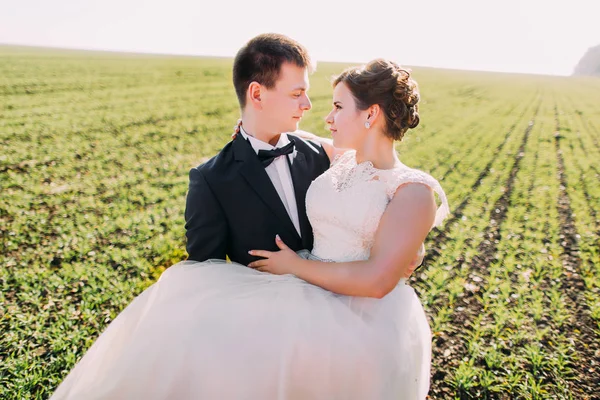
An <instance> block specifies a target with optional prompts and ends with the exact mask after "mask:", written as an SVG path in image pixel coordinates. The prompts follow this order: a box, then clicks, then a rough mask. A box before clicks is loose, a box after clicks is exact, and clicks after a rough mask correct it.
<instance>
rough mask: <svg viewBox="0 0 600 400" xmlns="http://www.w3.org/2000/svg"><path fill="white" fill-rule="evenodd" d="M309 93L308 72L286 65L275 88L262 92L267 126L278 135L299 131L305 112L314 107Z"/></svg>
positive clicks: (292, 65)
mask: <svg viewBox="0 0 600 400" xmlns="http://www.w3.org/2000/svg"><path fill="white" fill-rule="evenodd" d="M307 92H308V70H307V69H306V68H301V67H298V66H296V65H294V64H291V63H284V64H283V65H282V66H281V71H280V74H279V79H278V80H277V82H276V83H275V86H274V87H273V88H271V89H266V88H264V91H261V103H262V113H261V114H262V117H263V118H264V119H263V120H264V122H265V125H266V126H268V127H269V129H270V130H271V131H273V132H277V133H282V132H293V131H295V130H297V129H298V124H299V123H300V120H301V119H302V116H303V115H304V112H305V111H308V110H310V109H311V107H312V104H311V103H310V99H309V98H308V94H307Z"/></svg>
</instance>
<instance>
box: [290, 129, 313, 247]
mask: <svg viewBox="0 0 600 400" xmlns="http://www.w3.org/2000/svg"><path fill="white" fill-rule="evenodd" d="M290 140H294V139H292V138H290ZM295 149H296V156H295V157H294V162H293V163H290V162H289V158H288V165H289V166H290V173H291V175H292V182H293V184H294V195H295V196H296V205H297V207H298V220H299V222H300V233H302V243H308V239H309V237H310V235H311V233H312V232H311V227H310V223H309V221H308V217H307V215H306V191H307V190H308V187H309V186H310V183H311V181H310V174H309V171H308V166H307V164H306V157H305V156H304V153H302V152H301V151H300V150H298V146H296V147H295ZM309 250H310V249H309Z"/></svg>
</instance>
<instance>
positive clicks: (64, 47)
mask: <svg viewBox="0 0 600 400" xmlns="http://www.w3.org/2000/svg"><path fill="white" fill-rule="evenodd" d="M0 46H5V47H27V48H34V49H47V50H68V51H81V52H97V53H117V54H129V55H140V56H143V55H149V56H163V57H189V58H222V59H231V60H233V58H234V57H235V55H231V56H229V55H216V54H186V53H167V52H152V51H132V50H123V49H103V48H83V47H75V46H73V47H71V46H47V45H37V44H25V43H3V42H0ZM593 47H596V46H592V47H590V48H593ZM584 55H585V53H584V54H582V55H581V57H582V58H583V56H584ZM316 61H317V69H318V63H328V64H364V63H366V61H353V60H346V61H339V60H323V59H318V60H316ZM404 65H405V66H407V67H415V68H430V69H440V70H447V71H465V72H484V73H494V74H513V75H536V76H550V77H559V78H560V77H570V76H574V75H573V72H574V70H575V67H576V65H577V64H576V65H574V66H573V71H571V73H570V74H569V75H557V74H549V73H537V72H518V71H499V70H483V69H468V68H452V67H439V66H434V65H413V64H404Z"/></svg>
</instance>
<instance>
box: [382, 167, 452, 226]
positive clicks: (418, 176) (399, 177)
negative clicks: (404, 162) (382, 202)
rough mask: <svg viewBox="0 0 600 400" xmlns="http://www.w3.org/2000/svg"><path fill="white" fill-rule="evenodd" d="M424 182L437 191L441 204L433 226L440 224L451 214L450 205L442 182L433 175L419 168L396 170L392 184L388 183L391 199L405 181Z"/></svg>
mask: <svg viewBox="0 0 600 400" xmlns="http://www.w3.org/2000/svg"><path fill="white" fill-rule="evenodd" d="M411 182H415V183H422V184H424V185H427V186H429V187H430V188H431V189H432V190H433V191H434V192H435V193H437V195H438V197H439V199H440V201H441V205H440V206H439V207H438V209H437V212H436V213H435V220H434V222H433V226H432V228H434V227H436V226H440V225H441V224H442V222H443V221H444V219H445V218H446V217H447V216H448V215H449V214H450V207H449V206H448V198H447V197H446V193H445V192H444V189H442V186H441V185H440V183H439V182H438V181H437V180H436V179H435V178H434V177H432V176H431V175H429V174H427V173H425V172H423V171H419V170H418V169H412V168H406V169H403V170H399V171H397V172H395V174H394V175H393V178H392V179H391V182H390V184H389V185H388V196H389V197H390V199H391V198H392V197H393V196H394V194H395V193H396V190H397V189H398V188H399V187H400V186H401V185H403V184H405V183H411Z"/></svg>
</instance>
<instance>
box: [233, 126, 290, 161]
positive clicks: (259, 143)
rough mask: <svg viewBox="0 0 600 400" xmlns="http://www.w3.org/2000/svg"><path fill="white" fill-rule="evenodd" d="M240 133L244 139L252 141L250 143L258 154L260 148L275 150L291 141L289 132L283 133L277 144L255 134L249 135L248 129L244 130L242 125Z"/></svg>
mask: <svg viewBox="0 0 600 400" xmlns="http://www.w3.org/2000/svg"><path fill="white" fill-rule="evenodd" d="M240 133H241V134H242V137H243V138H244V139H246V140H248V141H249V142H250V145H251V146H252V148H253V149H254V151H255V152H256V154H258V151H259V150H273V149H276V148H279V147H283V146H285V145H286V144H288V143H289V142H290V139H289V138H288V136H287V133H282V134H281V135H279V140H278V141H277V145H275V146H272V145H270V144H269V143H265V142H263V141H262V140H258V139H257V138H255V137H254V136H250V135H248V134H247V133H246V131H244V128H242V127H241V126H240ZM294 153H295V149H294Z"/></svg>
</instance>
